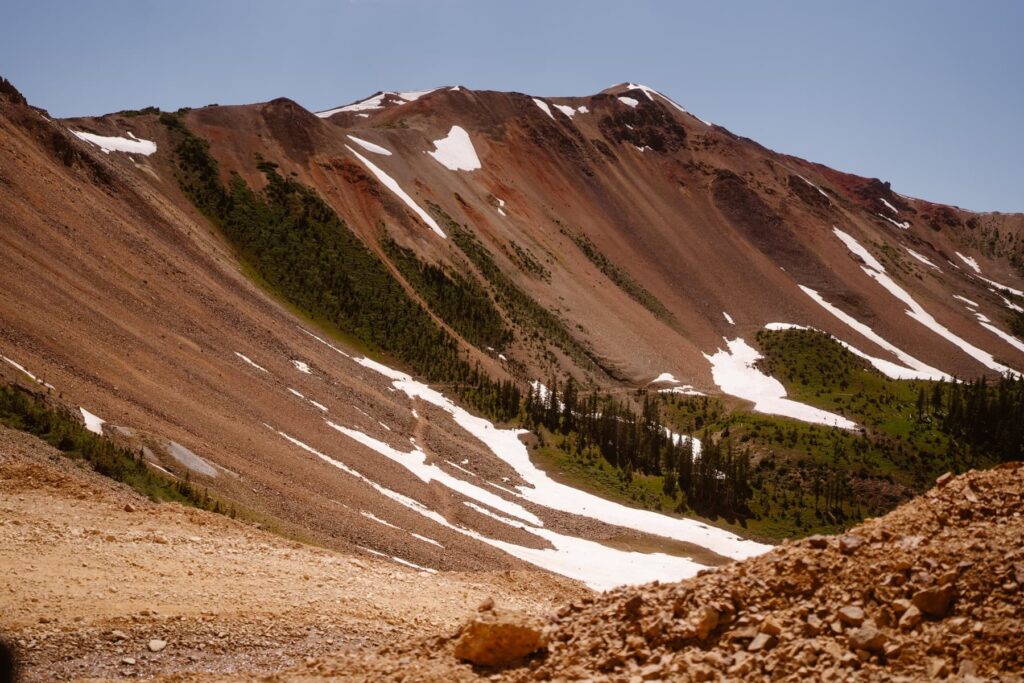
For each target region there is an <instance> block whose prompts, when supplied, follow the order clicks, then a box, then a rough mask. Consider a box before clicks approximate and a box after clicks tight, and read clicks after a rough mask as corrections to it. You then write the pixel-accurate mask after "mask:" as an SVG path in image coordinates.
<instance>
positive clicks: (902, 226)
mask: <svg viewBox="0 0 1024 683" xmlns="http://www.w3.org/2000/svg"><path fill="white" fill-rule="evenodd" d="M875 215H876V216H878V217H879V218H881V219H882V220H886V221H889V222H890V223H892V224H893V225H895V226H896V227H897V228H899V229H900V230H909V229H910V221H903V222H902V223H901V222H899V221H894V220H893V219H891V218H889V217H888V216H883V215H882V214H880V213H876V214H875Z"/></svg>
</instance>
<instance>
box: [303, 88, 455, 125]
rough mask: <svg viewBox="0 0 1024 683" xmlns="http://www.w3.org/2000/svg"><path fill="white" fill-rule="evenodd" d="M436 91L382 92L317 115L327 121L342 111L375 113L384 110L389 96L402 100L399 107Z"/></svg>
mask: <svg viewBox="0 0 1024 683" xmlns="http://www.w3.org/2000/svg"><path fill="white" fill-rule="evenodd" d="M435 90H437V88H431V89H429V90H410V91H409V92H382V93H378V94H376V95H373V96H372V97H367V98H366V99H365V100H359V101H358V102H353V103H352V104H346V105H345V106H343V107H335V108H334V109H327V110H324V111H318V112H316V115H317V116H319V117H320V118H322V119H326V118H328V117H330V116H334V115H335V114H337V113H338V112H340V111H355V112H365V111H373V110H375V109H383V108H384V98H385V97H387V96H388V95H390V96H392V97H397V98H399V99H400V100H402V101H401V102H398V103H397V104H399V105H402V104H406V103H407V102H415V101H416V100H418V99H419V98H421V97H423V96H424V95H429V94H430V93H432V92H434V91H435Z"/></svg>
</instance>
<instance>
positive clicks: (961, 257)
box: [953, 251, 981, 275]
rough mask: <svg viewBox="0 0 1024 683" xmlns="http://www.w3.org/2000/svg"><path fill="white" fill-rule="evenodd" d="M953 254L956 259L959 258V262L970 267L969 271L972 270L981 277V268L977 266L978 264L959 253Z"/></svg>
mask: <svg viewBox="0 0 1024 683" xmlns="http://www.w3.org/2000/svg"><path fill="white" fill-rule="evenodd" d="M953 253H954V254H956V255H957V256H958V257H960V260H961V261H963V262H964V263H966V264H967V265H968V266H970V267H971V270H973V271H974V272H975V273H978V274H979V275H981V268H980V267H979V266H978V262H977V261H975V260H974V259H973V258H971V257H970V256H964V255H963V254H961V253H960V252H959V251H955V252H953Z"/></svg>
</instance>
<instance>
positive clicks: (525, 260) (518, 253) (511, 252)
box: [501, 240, 551, 282]
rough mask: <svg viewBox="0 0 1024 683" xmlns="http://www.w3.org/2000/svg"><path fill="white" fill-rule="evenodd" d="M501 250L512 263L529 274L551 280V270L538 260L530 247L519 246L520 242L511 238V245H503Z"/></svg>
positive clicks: (539, 278) (545, 280)
mask: <svg viewBox="0 0 1024 683" xmlns="http://www.w3.org/2000/svg"><path fill="white" fill-rule="evenodd" d="M501 250H502V251H503V252H504V253H505V256H507V257H508V259H509V260H510V261H512V263H514V264H516V266H518V267H519V270H521V271H523V272H524V273H526V274H527V275H532V276H533V277H535V278H537V279H538V280H543V281H544V282H551V271H550V270H548V269H547V268H545V267H544V264H543V263H541V262H540V261H538V260H537V259H536V258H535V257H534V255H533V254H532V253H531V252H530V250H529V249H527V248H525V247H521V246H519V243H517V242H515V241H513V240H509V246H507V247H506V246H505V245H504V244H503V245H501Z"/></svg>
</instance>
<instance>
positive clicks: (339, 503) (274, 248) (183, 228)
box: [0, 81, 1024, 590]
mask: <svg viewBox="0 0 1024 683" xmlns="http://www.w3.org/2000/svg"><path fill="white" fill-rule="evenodd" d="M0 212H2V213H0V219H2V220H3V221H4V226H5V228H4V230H3V231H0V259H2V265H3V267H2V268H0V316H2V320H3V325H2V326H0V354H2V356H3V358H2V360H3V361H5V362H3V363H0V366H2V369H0V375H2V377H3V379H4V384H12V385H17V386H19V387H21V389H29V390H31V393H33V394H34V395H33V397H32V399H31V401H33V402H34V403H33V405H37V404H38V405H40V406H45V407H46V408H45V409H46V410H56V411H60V410H65V409H67V410H70V411H72V413H73V414H74V415H75V416H76V417H75V419H76V420H77V419H79V417H80V418H81V420H82V424H83V426H84V427H85V428H87V429H89V430H90V431H92V432H93V433H95V434H96V435H97V436H102V437H103V438H104V439H106V440H108V441H110V442H111V443H113V444H116V445H117V446H118V447H120V448H122V449H124V450H125V451H126V452H130V453H138V454H139V462H141V463H145V467H147V468H148V469H149V470H151V471H152V473H154V476H158V477H161V478H163V479H165V480H166V481H167V482H171V483H170V484H166V485H167V486H171V485H180V486H179V488H184V487H185V484H187V485H188V486H189V487H194V488H195V489H196V490H202V491H203V492H204V494H205V493H206V492H208V493H209V494H210V495H212V496H213V498H214V499H216V500H217V501H221V502H222V503H223V506H224V507H225V508H227V509H229V510H231V511H241V513H243V516H245V517H247V518H248V519H250V520H259V521H260V523H261V524H263V525H264V526H265V527H267V528H269V529H272V530H273V531H275V532H276V533H278V534H281V535H283V536H285V537H289V538H294V539H297V540H299V541H303V542H309V543H312V544H316V545H320V546H323V547H326V548H330V549H332V550H336V551H341V552H344V553H348V554H351V555H353V556H359V557H361V558H362V559H373V558H379V557H384V558H387V559H389V560H390V561H391V562H392V563H395V564H398V565H403V566H412V567H414V568H420V569H422V570H424V571H437V572H442V573H444V572H478V571H483V572H493V571H503V570H506V571H515V572H519V571H532V570H535V569H538V568H539V569H542V570H546V571H549V572H554V573H555V574H560V575H562V576H565V577H569V578H572V579H576V580H578V581H581V582H583V583H585V584H586V585H588V586H590V587H591V588H594V589H598V590H603V589H608V588H612V587H614V586H618V585H620V584H622V583H624V582H628V583H642V582H646V581H652V580H662V581H668V580H673V581H674V580H679V579H682V578H687V577H690V576H693V575H695V574H696V573H697V572H698V571H700V570H701V569H704V568H707V567H712V566H720V565H724V564H727V563H729V562H730V561H732V560H742V559H745V558H749V557H752V556H755V555H759V554H761V553H763V552H765V551H767V550H768V549H769V547H770V544H772V543H776V542H778V541H779V540H780V539H781V538H784V537H787V536H793V535H806V534H808V533H812V532H828V531H836V530H839V529H843V528H845V527H847V526H849V525H851V524H853V523H855V522H856V521H857V520H859V519H861V518H863V517H864V516H867V515H877V514H881V513H883V512H885V511H887V510H889V509H891V508H892V507H894V506H895V505H896V504H898V503H899V502H901V501H904V500H907V499H909V498H910V497H911V496H912V495H914V494H915V493H918V492H920V491H921V490H923V489H924V488H925V487H926V486H927V485H928V483H929V482H930V481H933V479H934V477H935V476H936V475H938V474H940V473H941V472H943V471H945V470H947V469H950V470H956V471H962V470H965V469H968V468H971V467H984V466H990V465H994V464H996V463H998V462H1000V461H1003V460H1006V459H1008V458H1013V457H1019V453H1020V448H1019V447H1018V446H1019V445H1020V443H1021V433H1020V430H1019V429H1016V430H1015V429H1014V428H1012V427H1011V426H1012V425H1015V424H1016V425H1019V423H1020V420H1019V419H1018V418H1019V416H1020V411H1021V407H1022V405H1024V399H1022V392H1021V389H1020V387H1021V384H1020V382H1019V381H1016V383H1015V380H1014V379H1013V378H1014V377H1016V376H1017V372H1018V371H1019V370H1021V369H1024V342H1022V341H1021V340H1020V337H1021V336H1022V335H1024V333H1022V328H1024V322H1022V318H1021V316H1020V313H1021V304H1022V303H1024V302H1021V301H1020V299H1021V298H1022V297H1024V293H1022V292H1024V276H1022V274H1021V270H1020V268H1021V266H1022V264H1024V261H1022V258H1024V251H1022V250H1024V246H1022V243H1021V230H1022V229H1024V217H1022V216H1020V215H1003V214H977V213H971V212H967V211H963V210H960V209H957V208H956V207H949V206H943V205H939V204H934V203H931V202H927V201H924V200H919V199H914V198H910V197H905V196H903V195H900V194H898V193H896V192H894V191H893V189H892V188H890V187H889V185H887V184H886V183H884V182H882V181H880V180H877V179H868V178H860V177H856V176H852V175H849V174H845V173H842V172H840V171H836V170H833V169H829V168H826V167H823V166H820V165H816V164H813V163H810V162H807V161H804V160H801V159H796V158H793V157H789V156H786V155H784V154H780V153H777V152H773V151H771V150H767V149H765V148H763V147H761V146H760V145H758V144H757V143H755V142H754V141H751V140H748V139H745V138H742V137H739V136H737V135H735V134H734V133H732V132H730V131H728V130H726V129H724V128H722V127H720V126H716V125H714V124H713V123H708V122H705V121H702V120H701V119H699V118H697V117H695V116H693V115H692V114H690V113H689V112H687V111H685V110H684V109H683V108H682V107H680V106H679V105H678V104H676V103H674V102H673V101H671V100H669V99H668V98H666V97H665V96H663V95H661V94H660V93H658V92H657V91H654V90H652V89H650V88H647V87H646V86H639V85H635V84H622V85H618V86H614V87H612V88H609V89H608V90H606V91H604V92H601V93H597V94H594V95H591V96H586V97H567V98H559V97H556V98H535V97H532V96H528V95H524V94H520V93H500V92H492V91H474V90H468V89H466V88H460V87H446V88H438V89H435V90H431V91H423V92H418V93H378V94H376V95H374V96H373V97H371V98H369V99H367V100H364V101H362V102H358V103H354V104H352V105H346V106H342V107H338V108H336V109H333V110H330V111H326V112H320V113H313V112H309V111H307V110H305V109H304V108H303V107H302V106H301V105H299V104H298V103H295V102H292V101H290V100H287V99H277V100H273V101H271V102H267V103H260V104H252V105H242V106H209V107H204V108H201V109H192V110H181V111H178V112H160V111H158V110H155V109H145V110H140V111H128V112H118V113H113V114H109V115H106V116H101V117H85V118H74V119H67V120H61V121H54V120H52V119H50V118H49V117H48V116H47V115H46V113H45V112H43V111H41V110H38V109H35V108H33V107H31V106H30V105H29V104H28V103H27V102H25V101H24V99H23V98H21V97H20V95H19V94H18V93H17V91H16V90H15V89H14V87H13V86H11V85H10V84H7V82H6V81H4V82H3V88H2V89H0ZM795 328H811V329H809V330H808V329H795ZM814 331H823V332H824V333H827V334H828V335H831V337H830V338H825V341H822V338H823V335H819V334H817V333H815V332H814ZM805 332H806V333H809V334H807V335H801V334H797V333H805ZM1014 335H1016V336H1014ZM787 340H788V341H787ZM819 356H820V357H822V358H825V357H827V358H830V359H831V360H830V361H829V362H830V363H831V365H830V366H829V368H825V369H823V368H822V367H815V365H816V360H815V359H817V358H818V357H819ZM809 357H810V359H811V360H810V361H808V358H809ZM999 375H1005V376H1006V379H1005V380H1004V382H1003V383H996V381H995V380H996V378H997V377H998V376H999ZM980 376H985V377H987V378H988V379H987V381H981V382H975V383H973V384H971V385H970V387H973V388H972V389H970V392H972V393H970V394H969V398H970V400H966V399H965V397H968V394H967V393H963V394H957V393H956V392H955V391H954V389H951V388H950V387H952V386H953V382H952V381H951V380H953V378H954V377H957V378H964V379H970V380H974V379H975V378H978V377H980ZM842 382H848V384H846V385H843V384H842ZM850 383H852V386H856V387H858V388H859V393H858V394H857V395H856V396H853V397H851V396H850V393H851V392H850V391H849V387H850V386H851V384H850ZM957 386H960V385H957ZM964 386H965V387H966V386H968V385H964ZM934 387H939V389H938V390H936V389H935V388H934ZM922 388H926V393H927V397H928V405H927V410H925V409H924V406H921V407H918V405H917V404H916V398H917V396H918V395H919V391H920V390H921V389H922ZM963 391H964V392H967V391H968V390H967V389H964V390H963ZM943 392H946V393H943ZM935 395H937V396H938V398H937V399H933V398H932V397H933V396H935ZM26 400H27V399H26ZM42 409H43V408H40V410H42ZM978 415H982V416H983V417H984V419H983V420H977V419H975V418H976V417H977V416H978ZM968 424H975V425H976V426H978V427H979V428H975V429H968V428H967V426H966V425H968ZM980 426H984V427H985V429H981V428H980ZM989 427H991V429H989ZM993 434H998V435H999V439H998V442H995V441H994V440H993V439H992V438H990V437H991V436H992V435H993ZM55 445H59V442H58V443H57V444H55ZM1015 448H1016V450H1014V449H1015ZM923 453H926V454H927V457H925V456H924V455H922V454H923ZM204 497H205V496H204Z"/></svg>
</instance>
